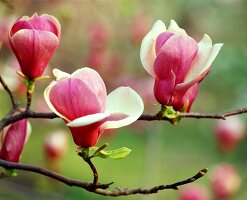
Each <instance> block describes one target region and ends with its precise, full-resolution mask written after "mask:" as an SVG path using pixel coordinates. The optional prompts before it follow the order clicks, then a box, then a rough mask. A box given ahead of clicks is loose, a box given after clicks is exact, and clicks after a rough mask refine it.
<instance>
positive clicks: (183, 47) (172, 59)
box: [140, 20, 222, 112]
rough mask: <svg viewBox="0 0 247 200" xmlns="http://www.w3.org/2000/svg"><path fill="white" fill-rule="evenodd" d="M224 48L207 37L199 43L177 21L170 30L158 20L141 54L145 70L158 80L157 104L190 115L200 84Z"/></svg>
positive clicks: (143, 43) (155, 91) (145, 38)
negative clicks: (213, 43)
mask: <svg viewBox="0 0 247 200" xmlns="http://www.w3.org/2000/svg"><path fill="white" fill-rule="evenodd" d="M221 47H222V44H215V45H212V41H211V39H210V37H209V36H208V35H206V34H205V35H204V36H203V38H202V39H201V41H200V42H199V43H197V42H196V41H195V40H194V39H193V38H191V37H190V36H188V35H187V33H186V32H185V30H183V29H181V28H179V26H178V25H177V24H176V22H175V21H174V20H171V22H170V26H169V27H168V29H166V26H165V24H164V23H163V22H162V21H161V20H158V21H157V22H156V23H155V24H154V25H153V27H152V29H151V31H150V32H149V33H148V34H147V35H146V36H145V37H144V39H143V40H142V44H141V50H140V58H141V62H142V65H143V67H144V68H145V69H146V71H147V72H148V73H149V74H150V75H151V76H152V77H153V78H154V79H155V85H154V95H155V98H156V100H157V101H158V102H159V103H160V104H162V105H169V106H173V107H174V109H175V110H178V111H186V112H188V111H189V109H190V107H191V105H192V103H193V101H194V99H195V97H196V94H197V87H198V83H199V82H200V81H201V80H202V79H203V78H204V77H205V76H206V75H207V74H208V72H209V70H210V67H211V64H212V62H213V60H214V59H215V57H216V56H217V54H218V53H219V51H220V49H221Z"/></svg>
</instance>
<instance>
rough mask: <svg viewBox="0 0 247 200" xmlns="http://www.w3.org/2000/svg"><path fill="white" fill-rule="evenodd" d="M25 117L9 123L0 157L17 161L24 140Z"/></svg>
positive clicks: (25, 132)
mask: <svg viewBox="0 0 247 200" xmlns="http://www.w3.org/2000/svg"><path fill="white" fill-rule="evenodd" d="M27 129H28V128H27V119H23V120H20V121H17V122H15V123H13V124H11V125H10V127H9V129H8V131H7V133H6V135H5V137H4V140H3V144H2V147H1V150H0V158H1V159H3V160H7V161H10V162H19V158H20V155H21V152H22V149H23V147H24V144H25V142H26V138H27V136H28V134H27Z"/></svg>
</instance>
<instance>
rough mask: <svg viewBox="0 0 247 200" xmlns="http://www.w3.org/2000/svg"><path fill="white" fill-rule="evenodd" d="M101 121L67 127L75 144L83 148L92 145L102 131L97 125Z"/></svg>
mask: <svg viewBox="0 0 247 200" xmlns="http://www.w3.org/2000/svg"><path fill="white" fill-rule="evenodd" d="M103 122H104V121H102V122H97V123H94V124H91V125H88V126H81V127H69V129H70V131H71V133H72V136H73V140H74V142H75V144H76V145H78V146H80V147H83V148H87V147H92V146H94V145H95V144H96V143H97V141H98V139H99V136H100V134H101V133H102V132H101V131H100V128H99V127H100V125H101V124H102V123H103Z"/></svg>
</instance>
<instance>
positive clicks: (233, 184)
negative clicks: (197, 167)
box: [211, 163, 241, 200]
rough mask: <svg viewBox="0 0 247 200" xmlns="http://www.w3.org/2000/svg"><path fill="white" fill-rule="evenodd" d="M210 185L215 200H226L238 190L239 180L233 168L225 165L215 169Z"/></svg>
mask: <svg viewBox="0 0 247 200" xmlns="http://www.w3.org/2000/svg"><path fill="white" fill-rule="evenodd" d="M211 183H212V188H213V191H214V194H215V197H216V198H215V199H218V200H227V199H230V198H231V197H232V195H233V194H235V193H236V192H237V191H238V190H239V188H240V185H241V179H240V176H239V174H238V172H237V171H236V169H235V167H234V166H233V165H230V164H226V163H225V164H221V165H218V166H217V167H215V169H214V171H213V174H212V176H211Z"/></svg>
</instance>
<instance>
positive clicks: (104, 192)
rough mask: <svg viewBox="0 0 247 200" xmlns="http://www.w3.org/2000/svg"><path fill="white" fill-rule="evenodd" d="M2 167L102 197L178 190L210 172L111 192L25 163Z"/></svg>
mask: <svg viewBox="0 0 247 200" xmlns="http://www.w3.org/2000/svg"><path fill="white" fill-rule="evenodd" d="M0 166H2V167H4V168H8V169H18V170H23V171H29V172H33V173H37V174H41V175H43V176H47V177H50V178H52V179H55V180H57V181H59V182H61V183H64V184H66V185H68V186H76V187H80V188H83V189H85V190H87V191H90V192H93V193H96V194H100V195H104V196H127V195H134V194H143V195H146V194H154V193H157V192H159V191H161V190H166V189H173V190H178V189H179V186H182V185H185V184H188V183H192V182H194V181H196V180H197V179H199V178H201V177H203V176H204V175H205V174H206V173H207V171H208V169H206V168H205V169H202V170H200V171H199V172H198V173H197V174H196V175H194V176H192V177H191V178H188V179H185V180H183V181H179V182H176V183H173V184H169V185H159V186H155V187H152V188H150V189H143V188H136V189H126V188H125V189H118V188H117V189H114V190H112V191H110V190H106V189H107V188H109V186H110V185H111V184H112V183H107V184H100V183H97V184H96V185H95V184H94V183H89V182H82V181H79V180H75V179H70V178H67V177H65V176H62V175H60V174H58V173H56V172H53V171H50V170H48V169H45V168H41V167H36V166H32V165H28V164H23V163H13V162H8V161H5V160H1V159H0ZM95 188H96V189H95Z"/></svg>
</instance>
